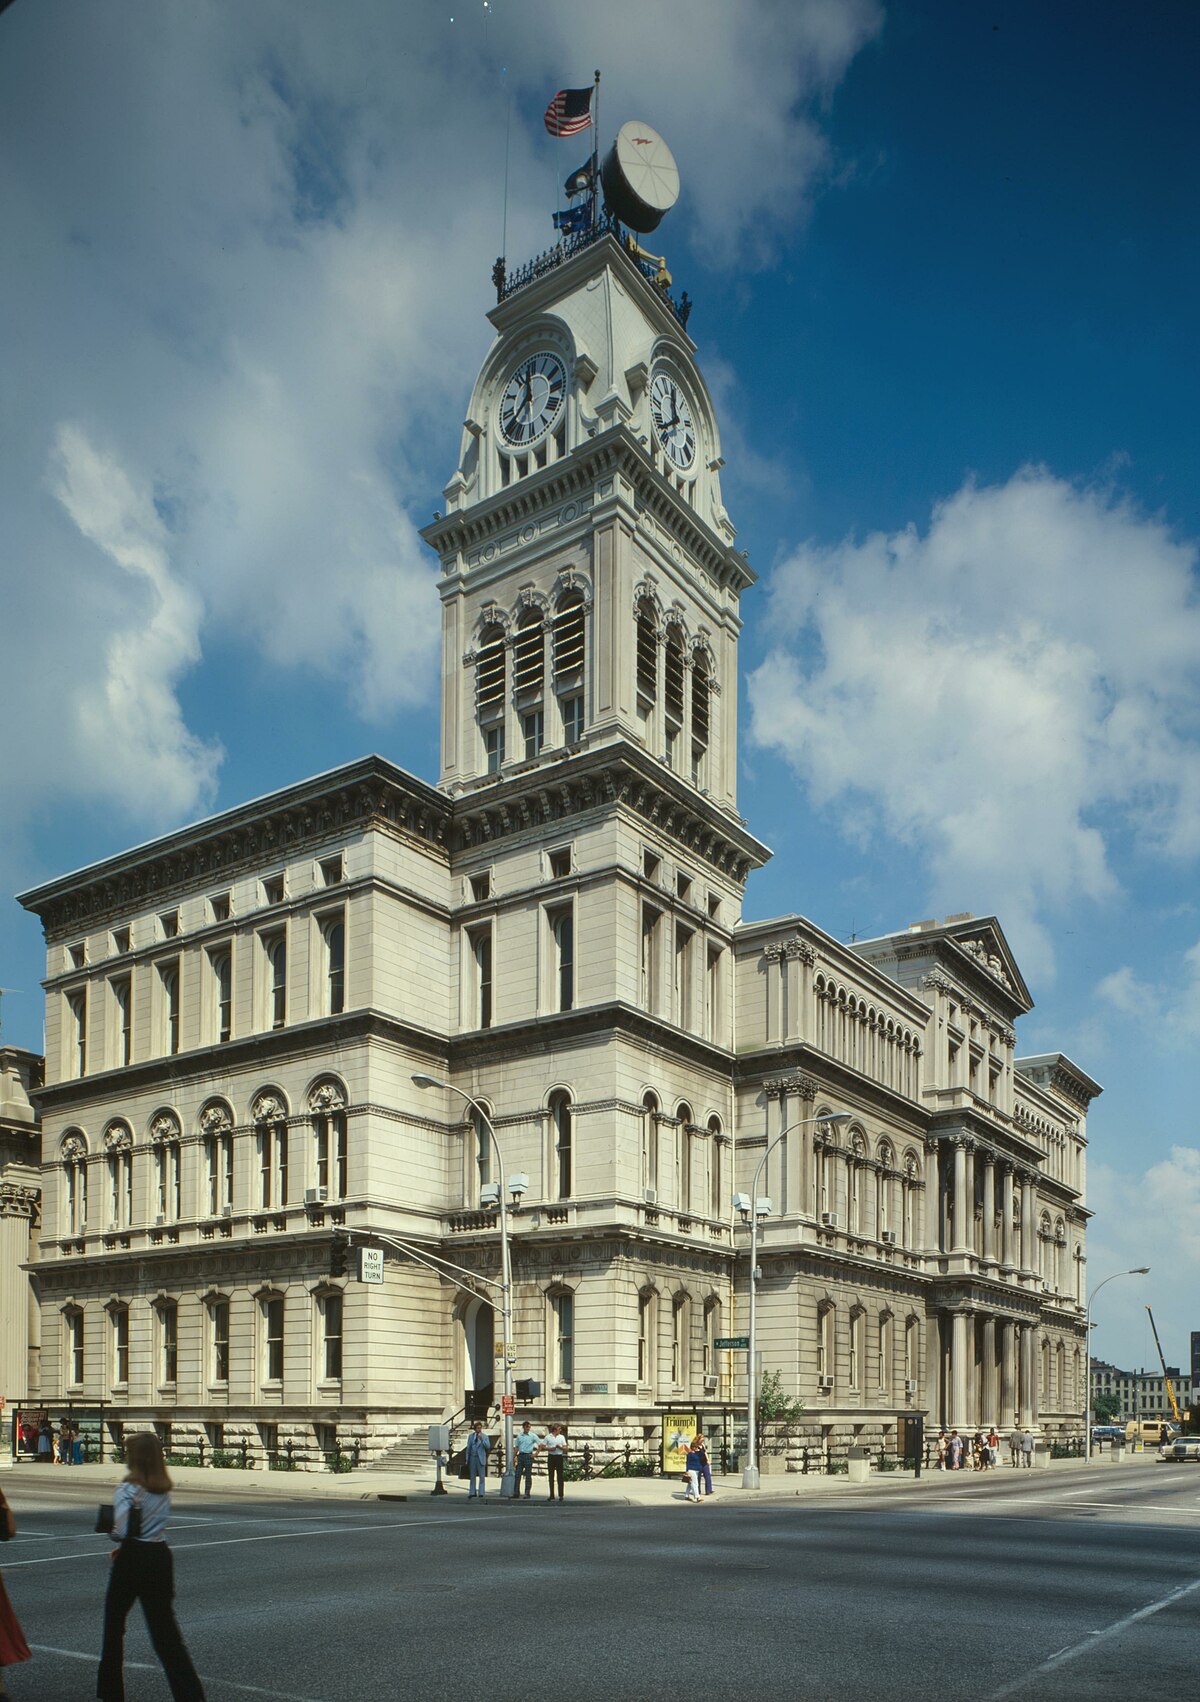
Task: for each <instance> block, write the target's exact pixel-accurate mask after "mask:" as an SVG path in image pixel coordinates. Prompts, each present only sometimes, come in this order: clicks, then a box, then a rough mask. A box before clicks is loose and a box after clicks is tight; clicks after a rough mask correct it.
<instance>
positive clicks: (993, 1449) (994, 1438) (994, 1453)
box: [987, 1424, 1000, 1466]
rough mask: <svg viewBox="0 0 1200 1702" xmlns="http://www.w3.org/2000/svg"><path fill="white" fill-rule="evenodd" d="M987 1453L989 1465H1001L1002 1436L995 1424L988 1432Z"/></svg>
mask: <svg viewBox="0 0 1200 1702" xmlns="http://www.w3.org/2000/svg"><path fill="white" fill-rule="evenodd" d="M987 1451H988V1465H989V1466H998V1465H999V1464H1000V1436H999V1433H998V1432H997V1430H996V1426H995V1425H994V1424H993V1426H992V1428H991V1429H990V1430H989V1431H988V1438H987Z"/></svg>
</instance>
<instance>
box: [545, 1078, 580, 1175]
mask: <svg viewBox="0 0 1200 1702" xmlns="http://www.w3.org/2000/svg"><path fill="white" fill-rule="evenodd" d="M550 1129H551V1133H552V1134H553V1136H554V1172H555V1178H556V1182H557V1189H558V1198H559V1199H560V1200H569V1199H570V1197H571V1193H572V1185H573V1182H574V1176H573V1166H574V1157H575V1153H574V1140H573V1135H574V1130H573V1127H572V1122H571V1098H570V1095H569V1094H566V1093H555V1094H552V1095H551V1097H550Z"/></svg>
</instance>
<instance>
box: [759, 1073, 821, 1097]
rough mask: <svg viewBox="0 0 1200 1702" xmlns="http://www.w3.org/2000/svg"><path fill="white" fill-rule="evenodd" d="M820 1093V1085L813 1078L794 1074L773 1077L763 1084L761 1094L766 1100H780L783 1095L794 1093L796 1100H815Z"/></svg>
mask: <svg viewBox="0 0 1200 1702" xmlns="http://www.w3.org/2000/svg"><path fill="white" fill-rule="evenodd" d="M819 1092H820V1083H819V1082H818V1081H817V1078H816V1077H815V1076H809V1075H802V1074H795V1075H787V1076H773V1077H772V1078H771V1079H770V1080H769V1081H765V1082H764V1083H763V1093H764V1094H765V1095H766V1097H767V1098H768V1099H782V1098H783V1096H784V1095H785V1094H788V1093H794V1094H795V1095H796V1097H797V1098H798V1099H810V1100H811V1099H815V1098H816V1097H817V1094H818V1093H819Z"/></svg>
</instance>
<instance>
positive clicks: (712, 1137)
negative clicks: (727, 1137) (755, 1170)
mask: <svg viewBox="0 0 1200 1702" xmlns="http://www.w3.org/2000/svg"><path fill="white" fill-rule="evenodd" d="M708 1137H709V1146H710V1147H711V1148H712V1154H711V1157H710V1158H709V1161H708V1183H709V1199H708V1215H709V1217H721V1216H723V1214H724V1210H725V1177H724V1176H723V1174H722V1171H723V1169H724V1163H723V1160H724V1153H725V1143H724V1142H723V1141H722V1139H721V1120H720V1118H719V1117H710V1118H709V1121H708Z"/></svg>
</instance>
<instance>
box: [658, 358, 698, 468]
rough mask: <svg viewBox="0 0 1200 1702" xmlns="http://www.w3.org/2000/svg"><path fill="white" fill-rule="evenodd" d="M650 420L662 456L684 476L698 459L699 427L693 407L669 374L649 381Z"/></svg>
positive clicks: (661, 373) (659, 375)
mask: <svg viewBox="0 0 1200 1702" xmlns="http://www.w3.org/2000/svg"><path fill="white" fill-rule="evenodd" d="M650 417H651V419H652V420H653V421H654V435H655V437H657V439H658V441H659V443H661V445H662V450H663V454H664V455H665V456H666V457H667V459H668V461H670V462H671V463H672V465H673V466H675V467H677V468H678V469H679V471H680V472H681V473H686V472H687V470H688V468H689V467H690V466H691V465H692V462H693V461H694V460H695V459H696V427H695V423H694V422H693V420H692V409H691V404H690V403H689V402H688V399H687V397H686V396H685V395H684V393H683V391H682V389H681V388H680V386H679V385H678V384H677V383H676V381H675V379H674V378H672V376H671V374H670V373H669V372H661V371H660V372H656V373H655V374H654V377H653V378H652V379H651V381H650Z"/></svg>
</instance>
